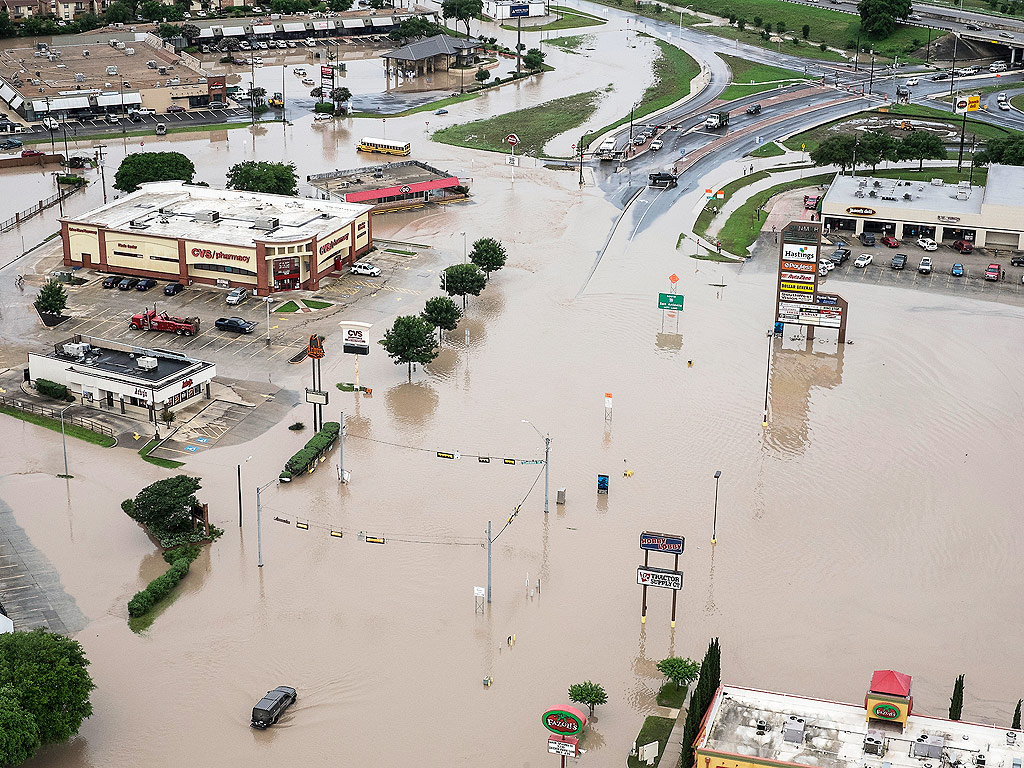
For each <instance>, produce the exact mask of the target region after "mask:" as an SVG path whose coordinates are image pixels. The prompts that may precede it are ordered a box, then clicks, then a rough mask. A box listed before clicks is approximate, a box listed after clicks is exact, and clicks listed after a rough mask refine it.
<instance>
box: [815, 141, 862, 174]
mask: <svg viewBox="0 0 1024 768" xmlns="http://www.w3.org/2000/svg"><path fill="white" fill-rule="evenodd" d="M856 147H857V137H856V136H854V135H853V134H852V133H841V134H839V135H838V136H829V137H828V138H827V139H825V140H824V141H822V142H821V144H819V145H818V146H817V147H815V148H814V149H812V150H811V162H812V163H814V164H815V165H838V166H839V167H840V169H841V170H842V171H843V172H844V173H845V172H846V169H847V168H848V167H849V166H851V165H853V159H854V153H855V152H856Z"/></svg>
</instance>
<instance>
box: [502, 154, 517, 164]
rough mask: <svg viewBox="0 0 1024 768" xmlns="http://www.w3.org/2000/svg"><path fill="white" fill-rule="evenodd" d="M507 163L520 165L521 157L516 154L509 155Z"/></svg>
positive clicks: (506, 159)
mask: <svg viewBox="0 0 1024 768" xmlns="http://www.w3.org/2000/svg"><path fill="white" fill-rule="evenodd" d="M505 165H515V166H518V165H519V158H518V157H516V156H515V155H509V156H508V157H506V158H505Z"/></svg>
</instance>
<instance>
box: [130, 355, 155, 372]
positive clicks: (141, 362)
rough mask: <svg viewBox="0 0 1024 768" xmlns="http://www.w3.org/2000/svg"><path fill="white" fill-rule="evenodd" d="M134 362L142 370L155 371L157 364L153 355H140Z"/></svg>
mask: <svg viewBox="0 0 1024 768" xmlns="http://www.w3.org/2000/svg"><path fill="white" fill-rule="evenodd" d="M135 363H136V365H138V366H139V368H141V369H142V370H144V371H155V370H156V367H157V365H158V364H159V362H158V361H157V359H156V358H155V357H140V358H137V359H136V360H135Z"/></svg>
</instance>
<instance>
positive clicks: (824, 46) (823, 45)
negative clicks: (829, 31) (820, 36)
mask: <svg viewBox="0 0 1024 768" xmlns="http://www.w3.org/2000/svg"><path fill="white" fill-rule="evenodd" d="M818 47H819V48H821V51H822V53H824V52H825V51H827V50H828V43H821V44H820V45H819V46H818Z"/></svg>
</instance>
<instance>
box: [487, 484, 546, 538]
mask: <svg viewBox="0 0 1024 768" xmlns="http://www.w3.org/2000/svg"><path fill="white" fill-rule="evenodd" d="M543 474H544V468H543V467H541V470H540V472H538V473H537V476H536V477H535V478H533V485H531V486H530V490H528V491H527V492H526V495H525V496H523V500H522V501H521V502H519V504H517V505H516V507H515V510H514V511H513V512H512V514H511V515H509V518H508V520H506V521H505V525H504V526H502V529H501V530H500V531H498V533H497V534H495V536H494V538H493V539H491V543H492V544H493V543H494V542H496V541H497V540H498V536H501V534H503V533H504V532H505V529H506V528H508V527H509V526H510V525H512V521H513V520H515V519H516V516H517V515H518V514H519V510H520V509H522V508H523V504H525V503H526V500H527V499H529V498H530V494H531V493H533V489H534V488H536V487H537V481H538V480H540V476H541V475H543Z"/></svg>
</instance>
